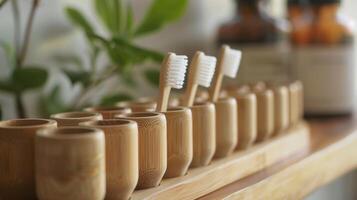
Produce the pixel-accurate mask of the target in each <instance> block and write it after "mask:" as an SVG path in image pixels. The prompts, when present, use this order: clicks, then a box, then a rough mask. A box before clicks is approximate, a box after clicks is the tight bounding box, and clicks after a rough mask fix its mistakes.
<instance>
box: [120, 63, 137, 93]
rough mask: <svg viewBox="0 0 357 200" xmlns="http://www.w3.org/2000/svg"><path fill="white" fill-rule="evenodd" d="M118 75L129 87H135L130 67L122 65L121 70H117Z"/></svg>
mask: <svg viewBox="0 0 357 200" xmlns="http://www.w3.org/2000/svg"><path fill="white" fill-rule="evenodd" d="M119 72H120V74H119V76H120V77H121V78H122V81H123V82H124V83H125V84H126V85H127V86H129V87H131V88H133V89H135V87H136V86H137V83H136V81H135V79H134V77H133V74H132V68H131V67H130V66H124V67H122V70H121V71H119Z"/></svg>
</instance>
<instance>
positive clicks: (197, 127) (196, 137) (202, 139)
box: [190, 103, 216, 168]
mask: <svg viewBox="0 0 357 200" xmlns="http://www.w3.org/2000/svg"><path fill="white" fill-rule="evenodd" d="M191 112H192V128H193V159H192V162H191V165H190V167H193V168H194V167H200V166H205V165H208V164H209V163H210V162H211V160H212V158H213V155H214V153H215V151H216V112H215V107H214V105H213V104H212V103H196V104H195V105H194V106H192V107H191Z"/></svg>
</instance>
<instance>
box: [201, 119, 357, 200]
mask: <svg viewBox="0 0 357 200" xmlns="http://www.w3.org/2000/svg"><path fill="white" fill-rule="evenodd" d="M309 125H310V128H311V143H310V146H309V148H308V150H307V151H306V152H305V153H303V154H302V155H299V156H292V157H289V158H288V159H284V160H283V161H282V162H279V163H276V164H274V165H273V166H271V167H269V168H266V169H264V170H263V171H261V172H258V173H256V174H254V175H252V176H249V177H247V178H245V179H242V180H240V181H236V182H234V183H232V184H230V185H227V186H226V187H223V188H221V189H219V190H217V191H215V192H212V193H211V194H208V195H206V196H204V197H202V198H201V199H202V200H209V199H303V198H304V197H305V196H307V195H308V194H310V193H311V192H313V191H314V190H316V189H318V188H320V187H322V186H324V185H325V184H327V183H329V182H331V181H333V180H335V179H337V178H338V177H340V176H342V175H344V174H346V173H348V172H351V171H353V170H355V169H357V157H356V155H355V152H357V123H356V119H354V118H351V117H337V118H336V117H335V118H328V119H318V120H309Z"/></svg>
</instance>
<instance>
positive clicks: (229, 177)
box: [132, 123, 309, 200]
mask: <svg viewBox="0 0 357 200" xmlns="http://www.w3.org/2000/svg"><path fill="white" fill-rule="evenodd" d="M308 144H309V130H308V128H307V126H306V124H304V123H302V124H299V125H298V126H296V127H295V128H294V129H290V130H288V132H287V133H286V134H284V135H281V136H278V137H274V138H272V139H270V140H268V141H265V142H263V143H260V144H256V145H254V146H253V147H252V148H250V149H249V150H246V151H238V152H235V153H234V154H233V155H231V156H228V157H226V158H222V159H217V160H214V161H213V162H212V163H211V164H210V165H209V166H204V167H200V168H195V169H190V170H189V171H188V174H187V175H186V176H184V177H178V178H172V179H165V180H164V181H163V182H162V183H161V185H160V186H159V187H156V188H152V189H147V190H140V191H135V192H134V194H133V195H132V200H142V199H155V200H161V199H162V200H167V199H170V200H176V199H179V200H185V199H196V198H198V197H200V196H203V195H205V194H208V193H209V192H212V191H215V190H217V189H218V188H221V187H222V186H225V185H227V184H229V183H232V182H234V181H236V180H238V179H241V178H243V177H246V176H248V175H250V174H253V173H255V172H257V171H259V170H262V169H264V168H266V167H267V166H270V165H272V164H273V163H276V162H277V161H279V160H281V159H284V158H287V157H289V156H291V155H292V154H295V153H297V152H300V151H304V150H306V148H308ZM281 149H284V151H281Z"/></svg>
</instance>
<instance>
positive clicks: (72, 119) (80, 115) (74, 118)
mask: <svg viewBox="0 0 357 200" xmlns="http://www.w3.org/2000/svg"><path fill="white" fill-rule="evenodd" d="M51 119H54V120H56V121H57V125H58V127H63V126H78V124H79V123H81V122H85V121H93V120H102V119H103V116H102V115H101V114H100V113H96V112H66V113H57V114H54V115H51Z"/></svg>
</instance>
